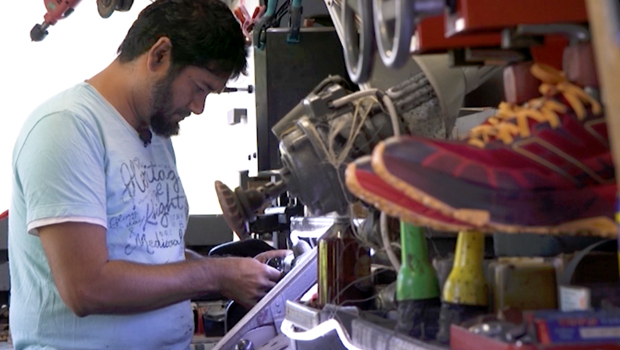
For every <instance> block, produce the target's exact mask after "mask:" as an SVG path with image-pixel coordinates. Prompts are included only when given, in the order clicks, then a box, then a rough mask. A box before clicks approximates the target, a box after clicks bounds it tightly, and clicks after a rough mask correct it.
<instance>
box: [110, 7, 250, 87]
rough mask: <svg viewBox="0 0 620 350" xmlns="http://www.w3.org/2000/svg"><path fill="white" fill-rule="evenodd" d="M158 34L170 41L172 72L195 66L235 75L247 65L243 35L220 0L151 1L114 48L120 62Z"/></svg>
mask: <svg viewBox="0 0 620 350" xmlns="http://www.w3.org/2000/svg"><path fill="white" fill-rule="evenodd" d="M161 37H168V38H169V39H170V41H171V42H172V67H171V68H172V70H173V71H176V72H178V71H180V70H181V69H183V68H185V67H186V66H197V67H200V68H207V69H209V70H210V71H212V72H214V73H231V74H232V76H231V77H232V78H236V77H238V76H239V74H241V73H245V70H246V68H247V55H248V53H247V49H246V45H245V36H244V35H243V32H242V31H241V26H240V25H239V23H238V22H237V20H236V19H235V17H234V15H233V14H232V12H231V11H230V9H229V8H228V6H227V5H226V4H225V3H223V2H222V1H220V0H156V1H154V2H153V3H152V4H150V5H149V6H147V7H146V8H145V9H144V10H142V12H140V15H139V16H138V19H137V20H136V21H135V22H134V23H133V25H132V26H131V28H130V29H129V32H128V33H127V36H126V37H125V40H123V43H122V44H121V46H120V47H119V48H118V54H119V55H118V59H119V60H120V62H121V63H125V62H130V61H132V60H134V59H135V58H137V57H138V56H140V55H142V54H143V53H145V52H147V51H148V50H149V49H150V48H151V47H152V46H153V45H154V44H155V43H156V42H157V40H159V38H161ZM214 70H215V71H214Z"/></svg>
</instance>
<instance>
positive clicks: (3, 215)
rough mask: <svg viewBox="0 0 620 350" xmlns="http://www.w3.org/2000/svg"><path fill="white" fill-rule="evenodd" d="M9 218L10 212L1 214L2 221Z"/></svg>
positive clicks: (6, 211)
mask: <svg viewBox="0 0 620 350" xmlns="http://www.w3.org/2000/svg"><path fill="white" fill-rule="evenodd" d="M8 217H9V211H8V210H5V211H4V212H2V213H0V220H2V219H6V218H8Z"/></svg>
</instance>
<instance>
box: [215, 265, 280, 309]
mask: <svg viewBox="0 0 620 350" xmlns="http://www.w3.org/2000/svg"><path fill="white" fill-rule="evenodd" d="M259 255H260V254H259ZM220 261H222V262H223V261H226V264H227V269H226V273H223V274H222V279H221V288H222V294H223V295H224V296H226V297H228V298H231V299H233V300H235V301H236V302H238V303H240V304H241V305H243V306H245V307H248V308H250V307H252V306H254V305H255V304H256V303H257V302H258V301H259V300H260V299H261V298H262V297H264V296H265V295H266V294H267V292H269V290H270V289H271V288H273V286H275V285H276V282H277V281H278V280H279V279H280V277H281V274H280V271H278V270H276V269H274V268H273V267H271V266H268V265H265V264H264V263H262V262H260V261H258V260H256V259H252V258H222V259H221V260H220Z"/></svg>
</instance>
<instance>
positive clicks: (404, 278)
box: [396, 221, 441, 340]
mask: <svg viewBox="0 0 620 350" xmlns="http://www.w3.org/2000/svg"><path fill="white" fill-rule="evenodd" d="M400 244H401V256H402V257H401V260H402V264H401V267H400V271H398V277H397V278H396V300H397V301H398V324H397V330H398V331H399V332H402V333H404V334H408V335H410V336H412V337H414V338H420V339H424V340H433V339H435V337H436V335H437V331H438V323H437V320H438V318H439V308H440V306H441V301H440V299H439V283H438V281H437V274H436V273H435V269H434V268H433V265H431V263H430V261H429V259H428V248H427V246H426V238H425V237H424V232H423V231H422V228H420V227H416V226H414V225H412V224H409V223H406V222H404V221H401V222H400Z"/></svg>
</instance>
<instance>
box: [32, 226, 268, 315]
mask: <svg viewBox="0 0 620 350" xmlns="http://www.w3.org/2000/svg"><path fill="white" fill-rule="evenodd" d="M38 232H39V237H40V238H41V243H42V245H43V249H44V251H45V255H46V257H47V259H48V261H49V264H50V268H51V271H52V275H53V277H54V281H55V283H56V286H57V288H58V291H59V293H60V296H61V298H62V299H63V301H64V302H65V303H66V304H67V306H68V307H69V308H70V309H71V310H72V311H73V312H74V313H75V314H76V315H78V316H87V315H91V314H128V313H138V312H145V311H149V310H154V309H158V308H161V307H164V306H167V305H170V304H174V303H177V302H180V301H183V300H187V299H190V298H192V297H197V296H200V295H203V294H206V293H212V292H221V293H222V294H224V295H225V296H227V297H229V298H232V299H234V300H236V301H238V302H239V303H241V304H242V305H245V306H251V305H254V304H255V303H256V302H257V301H258V300H259V299H260V298H262V297H263V296H264V295H265V294H266V293H267V292H268V291H269V289H271V288H272V287H273V286H274V285H275V283H276V282H277V280H278V279H279V278H280V272H279V271H278V270H276V269H273V268H271V267H270V266H267V265H265V264H262V263H260V262H259V261H258V260H255V259H251V258H204V259H193V260H190V261H182V262H177V263H171V264H163V265H146V264H139V263H134V262H129V261H123V260H109V257H108V251H107V246H106V230H105V228H103V227H101V226H98V225H93V224H87V223H76V222H68V223H62V224H55V225H49V226H45V227H40V228H39V229H38Z"/></svg>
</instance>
